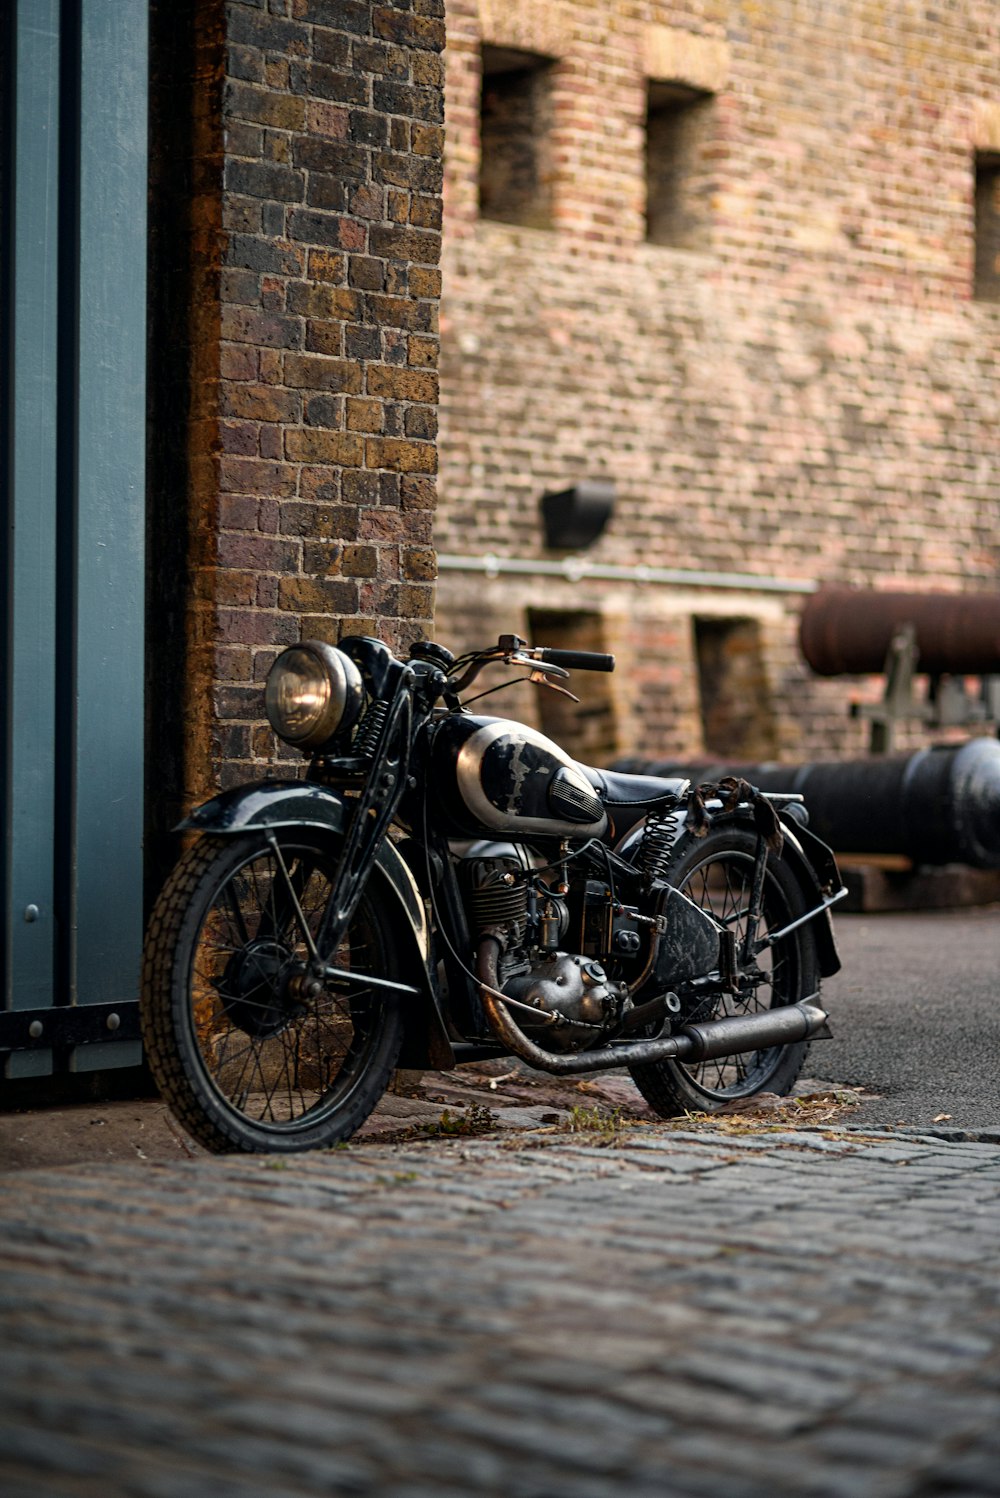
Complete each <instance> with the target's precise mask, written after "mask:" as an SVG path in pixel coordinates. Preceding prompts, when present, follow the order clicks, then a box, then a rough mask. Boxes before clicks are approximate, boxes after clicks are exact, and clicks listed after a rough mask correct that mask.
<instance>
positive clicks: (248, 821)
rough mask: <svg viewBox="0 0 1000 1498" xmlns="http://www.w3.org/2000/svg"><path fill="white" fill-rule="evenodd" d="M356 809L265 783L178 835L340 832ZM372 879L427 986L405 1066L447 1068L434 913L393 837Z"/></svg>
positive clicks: (307, 785) (190, 822)
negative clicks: (430, 919)
mask: <svg viewBox="0 0 1000 1498" xmlns="http://www.w3.org/2000/svg"><path fill="white" fill-rule="evenodd" d="M350 811H351V807H350V804H349V803H347V802H345V800H344V798H343V796H341V795H339V794H338V793H337V792H336V791H331V790H329V789H328V788H327V787H326V786H322V785H315V784H314V783H313V782H312V781H308V780H264V781H261V782H260V783H259V784H257V785H244V786H236V787H234V788H233V789H232V790H228V791H223V792H222V794H221V795H219V796H215V797H213V798H212V800H211V801H206V802H205V803H204V805H203V806H199V807H197V808H196V809H195V810H194V811H193V812H191V814H190V815H189V816H187V817H185V819H184V821H183V822H181V823H180V824H179V826H178V828H177V831H179V832H204V833H210V834H211V835H212V836H213V837H220V836H221V837H238V836H240V835H241V834H242V835H244V836H245V835H246V834H247V833H248V832H260V831H270V830H272V829H274V828H278V827H303V828H304V827H310V828H314V829H315V830H316V831H319V832H323V833H329V834H335V833H340V832H342V831H343V829H344V827H345V826H346V825H347V820H348V817H349V816H350ZM370 877H371V880H372V886H373V894H375V895H376V898H378V899H379V901H380V902H381V904H382V908H383V910H384V911H385V913H386V915H387V918H388V920H389V924H390V928H391V930H392V935H393V938H394V939H395V941H396V943H397V950H398V951H399V953H400V955H401V957H402V962H403V969H404V972H405V974H406V979H407V982H410V983H412V984H413V985H414V987H415V988H419V989H420V997H419V998H416V999H406V1000H404V1003H405V1008H404V1019H405V1023H406V1034H405V1037H404V1040H403V1050H402V1053H401V1055H400V1058H399V1064H400V1066H404V1067H411V1068H421V1067H433V1068H434V1070H435V1071H446V1070H448V1069H449V1068H451V1067H453V1066H454V1065H455V1053H454V1051H453V1050H452V1045H451V1041H450V1040H449V1038H448V1032H447V1029H446V1027H445V1024H444V1018H443V1016H442V1014H441V1007H440V1001H439V997H438V992H437V985H436V983H435V981H434V978H433V973H432V962H431V940H430V930H429V927H428V924H427V912H426V910H425V907H424V901H423V898H422V896H421V894H420V890H419V889H418V888H417V883H416V880H415V879H414V877H413V875H412V874H411V872H410V870H409V868H408V867H407V865H406V864H405V863H404V861H403V859H402V858H401V857H400V855H399V853H398V852H397V851H396V848H395V845H394V844H393V843H391V842H390V841H389V840H388V838H387V839H386V840H385V841H384V842H383V844H382V846H381V848H380V849H379V852H378V856H377V858H376V860H375V867H374V868H373V870H372V873H371V876H370Z"/></svg>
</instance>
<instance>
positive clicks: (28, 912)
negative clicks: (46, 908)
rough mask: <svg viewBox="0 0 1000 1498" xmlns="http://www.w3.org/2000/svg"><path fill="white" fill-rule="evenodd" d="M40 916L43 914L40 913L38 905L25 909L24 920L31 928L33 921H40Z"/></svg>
mask: <svg viewBox="0 0 1000 1498" xmlns="http://www.w3.org/2000/svg"><path fill="white" fill-rule="evenodd" d="M40 914H41V912H40V911H39V909H38V906H37V905H26V906H25V907H24V919H25V920H26V921H27V922H28V925H29V926H30V925H31V923H32V921H37V920H38V917H39V915H40Z"/></svg>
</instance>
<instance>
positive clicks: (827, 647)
mask: <svg viewBox="0 0 1000 1498" xmlns="http://www.w3.org/2000/svg"><path fill="white" fill-rule="evenodd" d="M904 624H912V625H913V627H914V629H915V631H916V637H917V648H918V650H919V657H918V660H917V667H916V669H917V670H918V671H926V672H927V673H928V674H930V675H932V676H940V675H943V674H945V673H948V674H950V675H953V676H989V675H992V674H994V673H998V672H1000V595H997V594H993V593H875V592H868V591H866V590H864V589H861V588H822V589H821V590H820V591H819V592H818V593H814V594H813V596H812V597H811V598H810V599H809V600H808V602H807V603H806V606H805V608H804V609H803V611H802V618H801V620H800V623H799V645H800V647H801V650H802V654H803V656H804V657H805V659H806V661H807V662H808V663H809V665H810V666H811V667H812V669H813V670H814V671H815V672H816V673H817V674H818V675H819V676H841V675H870V674H872V673H874V672H877V671H881V670H883V669H884V666H885V658H886V653H887V651H888V649H889V645H890V643H891V641H892V637H893V635H894V634H895V633H896V631H897V630H898V629H899V628H900V627H901V626H902V625H904Z"/></svg>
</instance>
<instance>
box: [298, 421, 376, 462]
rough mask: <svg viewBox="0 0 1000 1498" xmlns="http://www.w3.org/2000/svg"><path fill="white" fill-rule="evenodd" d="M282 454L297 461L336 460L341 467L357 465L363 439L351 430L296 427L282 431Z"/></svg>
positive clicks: (359, 460)
mask: <svg viewBox="0 0 1000 1498" xmlns="http://www.w3.org/2000/svg"><path fill="white" fill-rule="evenodd" d="M285 456H286V457H288V458H290V459H291V460H292V461H293V462H296V463H335V464H336V465H337V466H338V467H340V468H358V467H360V465H361V464H362V462H363V461H364V441H363V439H362V438H361V437H358V436H355V435H354V434H353V433H351V432H329V431H325V430H324V429H323V428H322V427H306V428H295V429H292V430H290V431H287V432H286V433H285Z"/></svg>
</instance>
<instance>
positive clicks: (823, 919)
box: [615, 809, 842, 978]
mask: <svg viewBox="0 0 1000 1498" xmlns="http://www.w3.org/2000/svg"><path fill="white" fill-rule="evenodd" d="M671 821H672V832H671V836H670V846H671V847H672V848H676V847H677V846H678V845H679V843H680V842H681V840H682V839H683V838H685V837H688V836H690V833H689V832H688V829H687V812H686V811H684V810H681V809H678V810H677V811H675V812H673V813H672V814H671ZM712 826H713V828H721V827H726V826H736V827H740V828H742V829H743V830H744V831H746V832H752V833H754V834H756V831H757V829H756V827H755V826H754V822H753V817H752V816H751V815H750V814H749V813H748V812H746V811H736V812H733V813H731V814H729V815H726V816H718V815H713V817H712ZM642 830H643V829H642V825H641V824H640V825H639V826H638V827H635V828H633V829H632V830H631V832H629V834H628V836H627V837H625V838H623V840H622V841H621V842H620V843H619V844H618V847H617V848H616V850H615V851H616V852H617V853H618V854H619V856H620V857H622V858H625V859H627V860H628V861H629V862H630V863H631V862H634V860H635V855H636V853H637V851H638V848H639V845H640V843H641V841H642ZM781 830H782V833H783V834H784V848H783V851H782V855H781V856H782V859H783V860H784V862H785V863H786V864H787V865H788V867H789V868H790V870H791V872H792V873H793V874H794V876H795V879H796V882H797V884H798V886H799V888H800V890H801V891H802V898H803V900H804V901H805V906H806V909H807V910H810V909H812V908H813V907H815V906H817V905H820V904H822V902H823V900H825V899H826V898H827V896H828V895H830V894H833V893H834V892H835V891H836V890H838V889H839V888H840V886H841V882H842V881H841V879H840V875H839V873H838V871H837V861H836V859H835V858H834V856H833V853H832V852H831V851H830V849H829V848H828V847H827V845H826V843H824V842H822V841H821V840H820V839H819V838H818V837H817V836H816V834H815V833H814V832H810V831H809V829H808V828H807V827H803V826H802V825H801V824H800V823H799V822H797V821H796V822H794V823H792V824H791V825H790V822H789V820H786V819H785V818H784V817H782V819H781ZM811 926H812V930H813V934H814V935H815V937H816V948H817V955H818V958H819V970H820V973H821V974H822V976H823V977H824V978H832V976H833V974H834V973H839V971H840V967H841V962H840V956H839V954H838V952H837V943H836V939H835V937H834V934H833V922H832V920H831V919H830V912H829V911H828V910H824V911H822V912H821V913H820V914H818V915H816V916H814V918H813V920H812V922H811Z"/></svg>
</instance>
